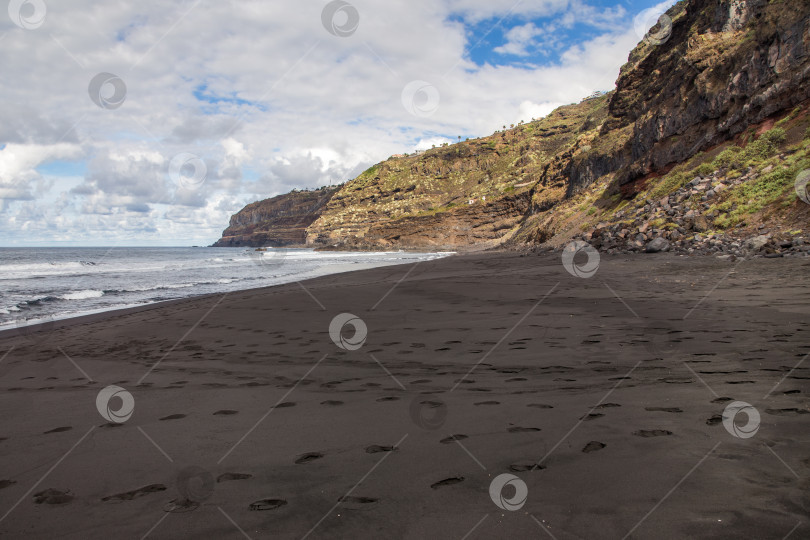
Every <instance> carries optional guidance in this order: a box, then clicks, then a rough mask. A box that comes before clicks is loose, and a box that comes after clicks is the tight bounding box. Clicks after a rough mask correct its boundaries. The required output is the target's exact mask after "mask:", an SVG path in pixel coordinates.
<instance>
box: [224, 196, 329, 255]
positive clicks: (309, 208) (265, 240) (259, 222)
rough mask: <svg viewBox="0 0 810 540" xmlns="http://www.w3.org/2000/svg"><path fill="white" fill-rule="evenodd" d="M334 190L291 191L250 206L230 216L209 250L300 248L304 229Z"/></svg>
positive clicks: (302, 243)
mask: <svg viewBox="0 0 810 540" xmlns="http://www.w3.org/2000/svg"><path fill="white" fill-rule="evenodd" d="M337 189H338V188H336V187H326V188H322V189H318V190H315V191H293V192H291V193H287V194H284V195H279V196H277V197H273V198H271V199H265V200H263V201H258V202H254V203H251V204H249V205H247V206H246V207H244V208H243V209H242V210H240V211H239V212H238V213H236V214H234V215H233V216H231V222H230V225H228V228H227V229H225V231H224V232H223V233H222V238H220V239H219V240H217V242H216V243H215V244H214V245H213V247H240V246H245V247H284V246H302V245H304V243H305V242H306V230H307V227H309V226H310V225H311V224H312V222H313V221H315V220H316V219H318V217H319V216H320V214H321V211H322V210H323V208H324V207H325V205H326V203H328V202H329V199H330V198H332V196H333V195H334V194H335V193H336V192H337Z"/></svg>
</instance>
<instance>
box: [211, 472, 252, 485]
mask: <svg viewBox="0 0 810 540" xmlns="http://www.w3.org/2000/svg"><path fill="white" fill-rule="evenodd" d="M249 478H253V475H252V474H247V473H236V472H226V473H222V474H220V475H219V476H217V483H220V482H230V481H233V480H248V479H249Z"/></svg>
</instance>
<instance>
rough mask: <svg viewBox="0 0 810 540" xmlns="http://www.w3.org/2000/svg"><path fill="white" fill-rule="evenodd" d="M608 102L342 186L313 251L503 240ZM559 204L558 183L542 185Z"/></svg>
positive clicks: (399, 163) (374, 171)
mask: <svg viewBox="0 0 810 540" xmlns="http://www.w3.org/2000/svg"><path fill="white" fill-rule="evenodd" d="M607 103H608V96H607V95H604V96H599V97H595V98H592V99H588V100H585V101H583V102H582V103H580V104H577V105H569V106H566V107H560V108H559V109H557V110H555V111H554V112H553V113H551V114H550V115H548V116H547V117H546V118H543V119H542V120H539V121H536V122H531V123H529V124H525V125H518V126H517V127H513V128H512V129H509V130H504V131H501V132H498V133H495V134H494V135H491V136H489V137H484V138H481V139H476V140H473V141H466V142H460V143H458V144H454V145H452V146H447V147H441V148H435V149H431V150H428V151H426V152H424V153H423V154H419V155H413V156H407V157H398V158H391V159H389V160H387V161H385V162H382V163H379V164H377V165H375V166H374V167H372V168H370V169H369V170H367V171H365V172H364V173H363V174H361V175H360V176H358V177H357V178H356V179H354V180H352V181H351V182H348V183H347V184H346V185H345V186H344V187H343V188H342V189H341V190H340V192H339V193H337V194H336V195H335V196H334V197H333V198H332V199H331V200H330V201H329V203H328V204H327V206H326V208H325V209H324V211H323V213H322V214H321V216H320V217H319V218H318V219H317V220H316V221H315V222H314V223H313V224H312V225H311V226H310V227H309V229H308V230H307V243H308V244H311V245H338V246H345V247H349V246H352V247H358V248H364V247H365V248H369V247H392V246H399V247H408V248H434V249H439V248H448V249H451V248H452V249H464V248H468V247H470V246H473V245H478V244H482V243H483V244H491V243H493V242H497V241H499V240H501V239H503V238H504V237H505V235H506V234H508V233H509V232H510V231H512V230H514V228H515V227H516V226H517V225H518V224H519V223H520V222H521V220H522V219H523V217H524V215H525V214H526V212H527V211H528V210H529V207H530V202H531V194H532V190H533V189H534V187H535V185H536V184H537V182H538V180H539V179H541V178H542V177H543V176H544V174H545V170H546V169H547V168H548V165H549V162H550V160H551V159H552V158H553V156H555V155H557V154H558V153H559V152H561V151H563V150H564V149H565V148H568V147H571V145H572V144H575V143H576V141H577V138H578V137H579V135H580V134H581V133H582V132H583V131H585V130H588V129H593V128H594V127H595V126H598V125H599V124H600V123H601V122H602V121H603V120H604V118H605V116H606V114H607ZM544 191H545V193H546V195H547V196H549V197H552V196H553V197H555V198H562V197H563V196H564V195H565V191H566V186H565V185H563V184H554V185H551V184H550V185H547V186H545V187H544Z"/></svg>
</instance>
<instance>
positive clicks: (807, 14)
mask: <svg viewBox="0 0 810 540" xmlns="http://www.w3.org/2000/svg"><path fill="white" fill-rule="evenodd" d="M809 75H810V3H808V2H798V1H793V0H771V1H768V0H689V1H683V2H680V3H679V4H677V5H676V6H674V7H673V8H672V9H670V10H669V11H668V12H667V14H666V16H664V17H662V18H661V19H660V20H659V23H658V25H657V26H656V27H654V28H653V29H651V31H650V33H649V34H648V35H647V36H646V37H645V38H644V40H642V42H641V43H639V45H638V46H637V47H636V48H635V49H634V50H633V51H632V52H631V54H630V56H629V60H628V62H627V64H626V65H625V66H623V67H622V69H621V72H620V75H619V78H618V80H617V83H616V89H615V91H613V92H610V93H608V94H606V95H601V96H595V97H592V98H590V99H586V100H584V101H582V102H581V103H579V104H576V105H569V106H566V107H561V108H559V109H557V110H555V111H554V112H553V113H551V114H550V115H549V116H547V117H546V118H543V119H541V120H538V121H532V122H530V123H527V124H521V125H518V126H511V127H510V129H506V127H504V130H503V131H499V132H496V133H495V134H493V135H491V136H488V137H484V138H481V139H476V140H472V141H465V142H459V143H458V144H454V145H450V146H446V147H442V148H436V149H432V150H428V151H427V152H425V153H423V154H420V155H413V156H405V157H397V158H391V159H389V160H387V161H385V162H382V163H379V164H377V165H375V166H374V167H372V168H370V169H369V170H367V171H365V172H364V173H363V174H361V175H360V176H358V177H357V178H356V179H354V180H352V181H350V182H347V183H346V184H345V185H344V186H343V187H342V188H341V189H340V190H339V191H338V192H337V193H335V194H334V195H333V196H331V198H329V200H328V202H325V204H323V205H320V206H319V207H318V208H317V209H316V210H314V211H313V213H312V214H308V215H311V216H312V217H314V219H312V221H311V222H310V223H309V224H308V225H307V226H306V233H305V240H306V243H307V244H309V245H313V246H339V247H347V248H379V247H386V248H387V247H405V248H420V249H469V248H473V247H482V246H493V245H499V244H505V245H511V246H521V245H525V244H530V245H532V244H538V243H549V244H551V245H559V244H560V243H561V242H565V241H568V240H570V239H571V238H573V237H588V238H591V236H592V235H594V234H597V236H599V235H601V234H604V231H605V230H608V231H610V230H611V227H613V228H614V229H615V232H619V231H622V230H625V229H627V233H626V234H625V236H626V237H627V238H631V239H632V242H630V243H629V244H627V243H623V242H616V241H608V242H601V244H602V245H603V246H607V247H605V249H612V248H615V249H619V247H618V246H624V248H627V249H633V248H638V246H637V245H636V244H635V242H641V243H642V245H644V243H645V242H648V241H651V240H652V239H654V238H656V237H659V236H660V237H662V239H663V240H666V241H667V242H673V245H676V244H675V243H677V242H691V241H692V240H694V235H695V234H696V233H697V234H700V233H701V232H704V233H705V232H707V231H708V232H709V233H710V234H715V233H716V234H720V235H726V234H728V235H733V234H748V233H751V234H753V232H758V231H756V230H755V229H757V227H758V226H759V225H760V224H761V222H762V221H763V220H765V219H766V218H767V219H769V220H770V221H771V222H772V223H773V225H772V227H776V228H777V229H780V230H783V229H784V230H785V231H788V230H793V229H796V230H798V229H797V227H798V226H800V225H801V224H802V222H803V220H806V217H807V208H806V205H804V203H803V201H802V200H800V199H798V198H797V197H796V196H795V194H794V191H793V184H794V179H795V177H796V175H797V174H798V173H800V172H801V171H802V170H804V169H806V168H810V163H808V161H807V159H808V158H807V151H808V150H807V140H808V139H807V136H808V133H807V126H808V124H810V118H808V114H807V113H808V107H807V104H808V100H810V84H807V83H808V76H809ZM774 129H775V130H777V131H774V132H772V133H770V134H769V135H768V136H767V137H766V138H765V139H766V140H765V141H764V142H760V138H761V136H762V135H763V134H765V133H767V132H769V130H774ZM754 143H756V144H754ZM752 145H753V146H752ZM749 147H750V148H749ZM769 167H770V168H769ZM766 169H767V170H766ZM695 178H697V179H698V182H695V184H694V185H693V186H692V187H695V186H698V185H700V186H705V185H708V186H710V187H709V189H707V190H705V191H710V190H711V191H712V195H711V197H709V198H710V199H712V200H711V201H709V200H708V199H702V197H703V196H705V193H704V192H700V196H699V197H696V198H695V199H690V200H689V201H686V202H684V201H685V199H683V198H682V199H681V200H678V199H679V198H681V197H682V196H683V195H684V194H685V193H686V192H687V191H688V192H689V193H690V197H692V196H694V194H692V191H694V190H693V189H691V188H690V189H689V190H686V191H684V190H685V186H686V185H687V184H688V183H690V182H692V181H693V180H694V179H695ZM706 178H709V181H708V182H702V181H703V180H705V179H706ZM712 179H713V180H712ZM741 179H742V180H741ZM719 184H723V186H726V187H725V188H720V189H719V190H714V189H713V188H714V187H717V186H718V185H719ZM679 190H680V191H679ZM715 196H716V197H717V198H716V199H713V197H715ZM752 196H753V197H755V198H759V199H760V200H761V201H765V202H764V203H763V204H760V203H756V204H752V203H750V200H751V197H752ZM650 197H656V199H655V200H654V201H651V200H650V199H649V198H650ZM663 197H669V198H670V199H671V201H670V199H668V200H667V204H662V198H663ZM746 197H747V198H746ZM653 203H655V204H653ZM259 204H263V203H259ZM656 204H658V206H656ZM803 205H804V206H803ZM673 206H674V207H677V208H675V209H673ZM246 210H247V208H246V209H245V210H243V212H245V211H246ZM690 210H691V211H693V215H690V219H689V223H686V222H684V221H683V220H682V219H681V221H682V223H680V224H679V223H678V222H677V220H675V221H671V222H670V221H667V219H666V218H669V217H673V216H674V217H677V218H678V219H680V218H679V216H685V215H686V214H687V213H688V212H689V211H690ZM656 212H658V213H656ZM662 212H663V214H661V213H662ZM668 212H671V213H668ZM240 214H242V212H240ZM237 215H239V214H237ZM628 215H632V218H633V220H632V222H628V223H625V224H624V226H619V225H618V224H619V222H622V221H623V220H624V221H628ZM694 215H697V216H698V217H700V219H699V220H697V222H698V223H699V228H702V229H703V231H699V230H696V229H692V228H689V224H691V223H693V222H695V220H694V219H691V218H692V217H694ZM234 217H236V216H234ZM661 219H663V220H664V221H665V222H666V223H661V224H660V225H661V227H656V226H655V225H649V223H650V222H655V223H658V221H660V220H661ZM704 223H705V226H704ZM805 223H806V221H805ZM611 224H612V225H611ZM645 224H648V225H647V226H645ZM231 225H232V226H231V227H229V231H230V230H231V229H233V227H234V222H233V220H232V224H231ZM664 225H666V227H664ZM600 226H601V227H600ZM754 226H757V227H754ZM276 227H278V225H273V226H270V225H269V224H268V225H264V224H262V225H261V228H262V230H264V231H272V230H275V228H276ZM752 227H753V228H752ZM642 228H643V231H642V230H640V229H642ZM799 228H800V227H799ZM678 229H680V230H678ZM597 230H598V231H597ZM583 231H585V232H586V233H587V234H585V235H583V234H582V233H583ZM673 231H676V233H675V234H674V235H672V232H673ZM752 231H753V232H752ZM227 234H228V231H226V235H227ZM639 235H641V236H639ZM671 236H674V237H675V239H672V238H671ZM298 238H300V236H299V237H298ZM600 238H601V237H600ZM223 240H224V239H223ZM614 240H615V239H614ZM220 242H222V241H220ZM783 243H784V242H783ZM610 246H612V247H610ZM685 249H688V248H687V247H685Z"/></svg>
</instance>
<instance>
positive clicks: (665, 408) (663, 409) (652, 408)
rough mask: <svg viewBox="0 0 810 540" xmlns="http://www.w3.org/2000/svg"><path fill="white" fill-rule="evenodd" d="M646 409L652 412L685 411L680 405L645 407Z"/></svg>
mask: <svg viewBox="0 0 810 540" xmlns="http://www.w3.org/2000/svg"><path fill="white" fill-rule="evenodd" d="M644 410H645V411H650V412H669V413H680V412H683V409H681V408H680V407H644Z"/></svg>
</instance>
